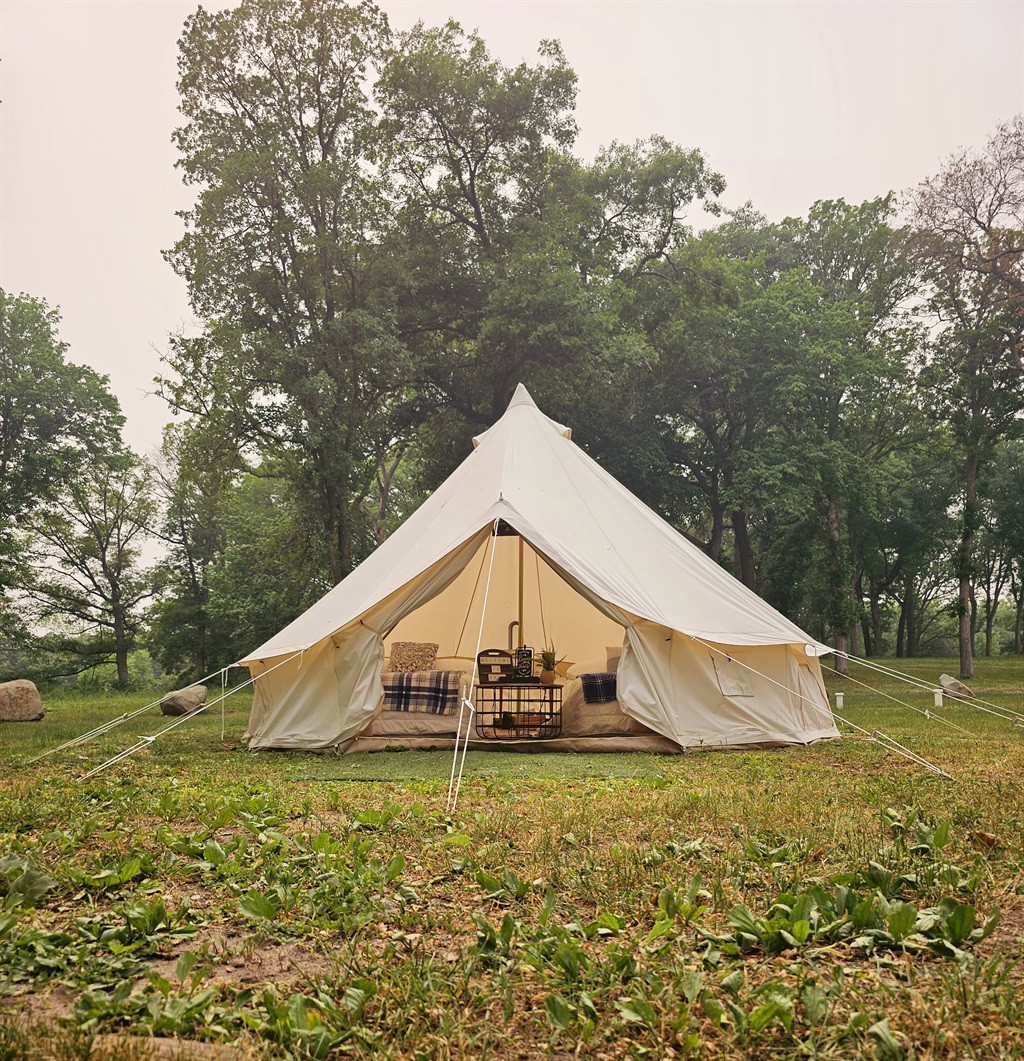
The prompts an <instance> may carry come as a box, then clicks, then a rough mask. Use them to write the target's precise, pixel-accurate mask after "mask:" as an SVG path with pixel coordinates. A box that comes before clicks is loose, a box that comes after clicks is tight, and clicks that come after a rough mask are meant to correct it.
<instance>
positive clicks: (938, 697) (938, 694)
mask: <svg viewBox="0 0 1024 1061" xmlns="http://www.w3.org/2000/svg"><path fill="white" fill-rule="evenodd" d="M932 702H933V703H934V704H935V706H936V707H942V690H941V689H936V690H935V691H934V692H933V693H932Z"/></svg>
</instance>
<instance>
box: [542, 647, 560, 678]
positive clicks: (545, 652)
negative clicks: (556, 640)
mask: <svg viewBox="0 0 1024 1061" xmlns="http://www.w3.org/2000/svg"><path fill="white" fill-rule="evenodd" d="M557 663H558V660H557V659H556V657H555V646H554V645H549V646H548V647H547V648H544V649H541V653H540V666H541V671H540V683H541V685H554V684H555V666H556V665H557Z"/></svg>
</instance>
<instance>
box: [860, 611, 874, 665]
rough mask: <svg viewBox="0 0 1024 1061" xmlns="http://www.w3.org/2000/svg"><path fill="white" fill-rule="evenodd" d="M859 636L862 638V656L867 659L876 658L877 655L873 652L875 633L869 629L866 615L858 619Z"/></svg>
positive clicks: (869, 623)
mask: <svg viewBox="0 0 1024 1061" xmlns="http://www.w3.org/2000/svg"><path fill="white" fill-rule="evenodd" d="M860 634H861V637H862V638H864V655H865V656H867V657H868V658H870V657H871V656H877V655H878V653H877V652H876V651H875V632H874V630H873V629H872V628H871V620H870V618H869V616H867V615H862V616H861V617H860Z"/></svg>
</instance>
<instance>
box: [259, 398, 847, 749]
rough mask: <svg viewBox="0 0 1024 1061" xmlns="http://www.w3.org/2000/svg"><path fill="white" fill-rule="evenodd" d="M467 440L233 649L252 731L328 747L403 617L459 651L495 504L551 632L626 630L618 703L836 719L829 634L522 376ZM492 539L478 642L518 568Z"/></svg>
mask: <svg viewBox="0 0 1024 1061" xmlns="http://www.w3.org/2000/svg"><path fill="white" fill-rule="evenodd" d="M474 443H475V448H474V450H473V452H472V453H470V455H469V456H468V457H467V458H466V460H465V461H463V463H462V464H461V465H460V466H459V467H458V468H457V469H456V470H455V472H453V474H452V475H451V476H450V477H449V478H448V480H446V482H445V483H443V484H442V485H441V486H440V487H439V488H438V489H437V490H436V491H435V492H434V493H433V494H432V495H431V496H430V497H429V498H428V499H427V500H426V501H425V502H424V503H423V505H421V506H420V508H419V509H417V510H416V512H414V513H413V515H412V516H411V517H410V518H409V519H408V520H407V521H406V522H405V523H404V524H403V525H402V526H401V527H400V528H399V529H398V530H397V531H396V532H395V533H394V534H393V535H392V536H391V537H390V538H389V539H387V541H385V542H384V543H383V544H382V545H381V546H380V547H379V548H378V549H377V550H376V551H375V552H374V553H373V554H372V555H371V556H370V557H369V558H368V559H367V560H366V561H365V562H364V563H363V564H361V565H360V566H359V567H358V568H356V570H355V571H353V572H352V573H351V574H350V575H349V576H348V577H347V578H346V579H345V580H344V581H343V582H341V583H340V584H339V585H338V586H336V587H335V588H334V589H333V590H331V591H330V592H329V593H328V594H327V595H326V596H325V597H324V598H322V599H321V600H320V601H318V602H317V603H316V604H315V605H313V607H312V608H310V609H309V610H308V611H307V612H305V613H304V614H303V615H301V616H299V618H298V619H296V620H295V621H294V622H293V623H291V624H289V625H288V626H287V627H285V629H284V630H282V631H281V632H280V633H279V634H278V635H276V636H275V637H273V638H271V639H270V641H268V642H267V643H266V644H264V645H262V646H261V647H260V648H258V649H257V650H256V651H254V652H253V653H251V654H250V655H249V656H247V657H246V658H245V659H243V660H242V661H240V662H241V663H242V664H244V665H246V666H248V667H249V669H250V671H251V672H252V674H253V675H254V676H255V677H256V679H257V680H256V682H255V695H254V704H253V710H252V716H251V719H250V725H249V731H248V739H249V746H250V747H251V748H253V749H260V748H274V747H277V748H307V749H321V748H330V747H334V746H337V745H339V744H341V743H342V742H344V741H346V740H348V739H349V738H351V737H354V736H356V735H357V734H358V733H360V732H361V731H362V730H363V729H364V728H365V726H366V725H367V723H368V722H370V721H371V720H372V718H373V717H374V715H375V714H376V713H377V712H378V711H379V709H380V706H381V702H382V687H381V670H382V666H383V661H384V655H385V639H387V638H389V636H392V635H393V637H397V636H398V633H399V631H402V633H403V638H404V639H409V640H412V639H417V640H418V639H421V638H422V639H423V640H431V641H437V642H439V643H440V644H442V646H443V648H442V652H444V650H445V648H447V646H448V645H453V646H455V647H456V648H457V649H459V651H458V652H451V653H450V654H453V655H454V654H458V655H461V654H464V653H463V652H462V651H461V650H462V649H463V648H465V647H467V646H469V644H470V642H469V641H467V640H465V638H464V634H463V633H462V627H463V625H464V624H465V623H466V615H467V613H468V614H469V616H470V622H472V617H473V613H474V609H477V611H476V616H477V622H479V607H480V604H479V603H478V602H477V601H476V599H475V593H474V591H473V590H472V589H471V588H470V587H471V586H472V585H477V586H478V588H479V583H478V581H477V577H476V576H477V571H478V570H479V568H480V566H481V560H482V550H485V549H488V548H490V545H491V541H492V533H493V528H494V527H495V525H496V521H499V520H504V521H506V522H507V523H508V524H509V525H511V526H512V527H514V528H515V529H516V531H518V532H519V534H521V535H522V536H523V538H524V539H525V541H526V542H527V543H529V547H530V549H529V556H530V559H531V561H532V562H533V563H534V564H535V565H536V567H535V570H536V571H537V572H540V574H539V576H537V577H539V578H540V584H541V590H540V593H539V594H538V601H537V602H536V604H537V608H538V609H539V603H540V599H541V598H542V599H543V601H544V611H545V615H544V621H545V623H546V622H548V621H550V622H551V623H552V627H551V629H550V637H551V638H552V639H553V640H556V641H558V639H562V640H561V642H560V647H561V648H562V650H563V651H566V650H568V649H569V648H570V647H571V649H572V652H573V653H578V652H587V651H589V652H594V651H595V650H596V652H598V653H599V652H600V651H602V649H603V647H604V646H605V645H609V644H613V643H616V642H617V641H620V640H621V642H622V645H623V653H622V658H621V661H620V664H619V671H618V689H619V693H618V695H619V702H620V704H621V706H622V708H623V710H624V711H625V712H626V713H627V714H629V715H631V716H632V717H634V718H636V719H637V720H639V721H640V722H642V723H644V724H645V725H647V726H649V727H650V728H651V729H653V730H654V731H655V732H657V733H659V734H662V735H663V736H666V737H668V738H670V739H671V740H673V741H676V742H677V743H678V744H680V745H682V746H688V745H692V744H748V743H757V742H760V741H763V742H780V741H781V742H793V743H806V742H808V741H812V740H817V739H820V738H823V737H834V736H837V735H838V734H837V731H836V729H835V723H834V721H833V719H832V716H831V713H830V711H829V709H828V702H827V699H826V696H825V691H824V686H823V684H822V681H821V672H820V666H819V663H818V658H817V657H818V654H820V653H821V652H826V651H828V649H827V647H826V646H824V645H820V644H817V643H816V642H814V641H813V639H811V638H810V637H808V635H807V634H805V633H804V632H803V631H802V630H800V629H799V627H797V626H795V625H794V624H793V623H791V622H790V621H789V620H788V619H786V618H785V617H784V616H783V615H781V614H780V613H779V612H777V611H775V609H773V608H771V607H770V606H769V605H768V604H767V603H766V602H764V601H763V600H761V599H760V598H759V597H758V596H757V595H756V594H754V593H753V592H751V591H750V590H749V589H747V588H746V587H745V586H743V585H742V584H740V583H739V582H738V581H736V580H735V579H734V578H732V576H730V575H729V574H728V572H726V571H724V570H723V569H722V568H721V567H719V566H718V565H717V564H715V563H714V562H713V561H712V560H710V559H709V558H708V557H707V556H706V555H705V554H704V553H702V552H701V551H700V550H699V549H697V548H696V547H695V546H693V545H692V544H691V543H690V542H688V541H686V540H685V539H684V538H683V537H682V536H681V535H680V534H678V533H677V532H676V531H675V530H674V529H673V528H672V527H671V526H669V524H667V523H666V522H665V521H664V520H662V519H661V518H660V517H659V516H657V515H656V514H655V513H654V512H652V511H651V510H650V509H649V508H647V506H645V505H644V504H642V502H640V501H639V500H638V499H637V498H636V497H634V496H633V495H632V494H631V493H630V492H629V491H628V490H626V489H625V488H624V487H623V486H622V485H621V484H620V483H618V482H617V481H616V480H615V479H614V478H612V476H610V475H608V473H607V472H605V471H604V470H603V469H602V468H601V467H600V465H598V464H597V463H596V462H595V461H593V460H592V459H591V458H589V457H588V456H587V455H586V454H585V453H584V452H583V451H582V450H580V449H579V447H577V446H576V445H575V444H574V443H573V442H572V440H571V433H570V431H569V430H568V429H567V428H565V427H564V426H563V425H561V424H558V423H556V422H555V421H553V420H551V419H549V418H548V417H546V416H544V414H543V413H541V412H540V410H539V409H538V408H537V406H536V405H535V404H534V402H533V400H532V399H531V397H530V395H529V394H528V393H527V391H526V389H525V388H524V387H522V386H520V387H519V388H518V389H517V391H516V393H515V396H514V397H513V399H512V401H511V403H510V404H509V408H508V410H507V411H506V412H505V414H504V415H503V416H502V417H501V419H500V420H499V421H498V422H497V423H496V424H495V425H494V426H493V427H491V428H490V429H489V430H488V431H486V432H484V433H483V434H482V435H480V436H478V437H477V438H476V439H475V440H474ZM498 541H499V542H500V541H501V539H498ZM498 550H499V551H498V553H497V554H496V556H495V571H494V572H493V573H492V576H491V583H490V585H491V587H492V591H493V592H494V594H495V600H496V601H497V602H498V605H499V607H498V608H496V609H495V610H494V611H493V612H492V609H491V605H490V603H489V604H488V609H487V613H486V624H487V625H485V631H486V634H487V637H486V638H485V641H484V644H485V647H492V646H494V645H502V644H505V643H506V633H505V630H506V627H507V624H508V622H509V621H510V619H511V618H514V617H515V613H514V612H513V613H512V614H510V613H509V611H508V605H507V602H508V600H510V599H511V596H512V594H513V592H514V593H515V594H518V571H517V570H513V566H514V565H512V564H511V563H509V562H508V558H507V556H506V555H505V554H506V553H507V550H506V549H504V547H503V546H501V545H499V546H498ZM513 578H514V579H515V583H516V587H515V589H514V590H513V588H512V579H513ZM549 593H550V594H551V596H550V598H549V597H548V594H549ZM549 599H550V600H551V602H552V603H551V604H548V600H549ZM502 609H504V610H502ZM492 615H493V618H492ZM538 620H539V615H537V616H534V618H533V619H531V623H533V624H534V625H533V626H532V627H531V629H535V628H536V623H537V621H538ZM406 632H407V633H408V635H409V636H407V637H405V634H406ZM616 632H617V633H616ZM413 634H415V638H414V637H413V636H412V635H413ZM591 637H595V638H596V639H597V640H596V643H595V644H594V645H593V646H589V644H588V642H589V639H590V638H591ZM488 639H489V641H488ZM577 644H578V645H579V647H578V648H577ZM475 647H476V645H475V637H474V638H473V639H472V647H471V648H470V649H469V652H468V653H467V654H469V655H472V652H473V651H474V650H475ZM288 657H293V658H291V659H288ZM730 659H731V660H732V661H736V662H734V663H732V664H731V663H730ZM284 660H287V662H285V663H283V665H282V661H284ZM744 665H745V667H744ZM271 668H276V669H274V670H273V673H270V670H271ZM747 668H749V669H747ZM755 672H757V673H755Z"/></svg>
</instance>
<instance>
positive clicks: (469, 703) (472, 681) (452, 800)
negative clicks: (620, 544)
mask: <svg viewBox="0 0 1024 1061" xmlns="http://www.w3.org/2000/svg"><path fill="white" fill-rule="evenodd" d="M498 522H499V520H498V519H495V521H494V526H493V527H492V528H491V543H490V545H491V557H490V560H489V561H488V564H487V581H486V582H485V583H484V599H483V606H482V607H481V608H480V630H479V632H478V633H477V635H476V653H475V654H474V656H473V669H472V670H471V671H470V677H469V697H468V699H467V698H466V697H463V699H462V703H461V704H460V705H459V722H458V725H457V726H456V727H455V751H454V753H453V754H452V773H451V777H450V778H449V780H448V804H447V806H448V810H449V812H451V813H453V814H454V813H455V807H456V805H457V804H458V802H459V790H460V789H461V788H462V773H463V771H464V770H465V768H466V749H467V748H468V747H469V733H470V730H471V729H472V728H473V716H474V715H475V714H476V708H475V707H474V706H473V693H474V691H475V689H476V676H477V675H476V672H477V668H478V667H479V665H480V646H481V644H482V643H483V639H484V618H485V616H486V615H487V595H488V593H489V592H490V589H491V573H492V572H493V570H494V553H495V551H496V548H497V541H498ZM473 592H474V593H475V592H476V587H474V588H473ZM467 707H468V708H469V721H468V723H467V725H466V737H465V740H464V742H463V745H462V760H461V761H460V762H459V779H458V782H456V781H455V762H456V760H457V759H458V758H459V736H460V734H461V733H462V718H463V715H464V714H465V711H466V708H467ZM453 785H454V786H455V791H454V794H453V792H452V786H453Z"/></svg>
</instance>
